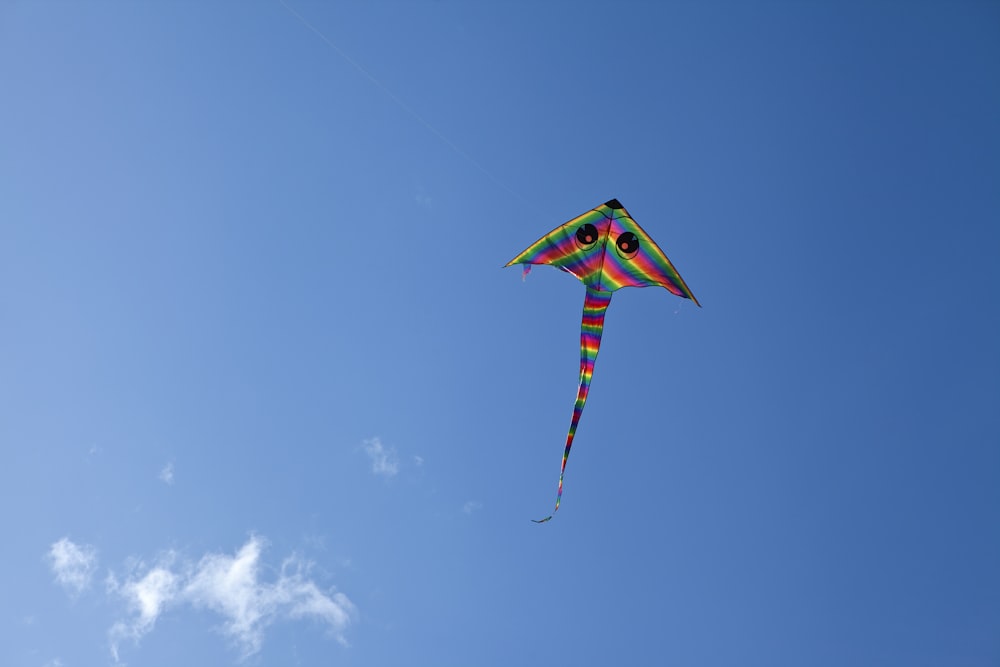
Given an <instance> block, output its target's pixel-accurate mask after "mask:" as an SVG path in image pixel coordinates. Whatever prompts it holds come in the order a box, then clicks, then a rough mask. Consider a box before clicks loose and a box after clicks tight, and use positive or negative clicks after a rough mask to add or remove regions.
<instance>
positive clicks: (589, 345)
mask: <svg viewBox="0 0 1000 667" xmlns="http://www.w3.org/2000/svg"><path fill="white" fill-rule="evenodd" d="M511 264H524V265H525V267H524V276H527V275H528V272H529V271H530V270H531V265H532V264H551V265H552V266H555V267H557V268H559V269H562V270H563V271H566V272H567V273H572V274H573V275H574V276H576V277H577V278H579V279H580V280H581V281H583V284H584V285H586V286H587V295H586V297H585V298H584V301H583V323H582V325H581V327H580V388H579V389H578V390H577V393H576V405H575V406H574V407H573V420H572V421H571V422H570V425H569V433H568V434H567V435H566V449H565V450H564V451H563V457H562V469H561V470H560V471H559V491H558V492H557V493H556V508H555V509H554V510H552V514H550V515H549V516H547V517H545V518H544V519H542V520H540V521H535V523H545V522H546V521H548V520H549V519H551V518H552V516H553V515H554V514H555V513H556V512H557V511H558V510H559V502H560V501H561V500H562V490H563V475H565V473H566V460H567V459H568V458H569V450H570V448H572V447H573V437H574V436H575V435H576V426H577V424H579V423H580V415H581V414H583V406H584V405H585V404H586V402H587V394H588V393H589V392H590V379H591V377H593V375H594V361H595V360H596V359H597V352H598V350H599V349H600V347H601V333H602V332H603V331H604V313H605V312H606V311H607V309H608V304H610V303H611V295H612V294H613V293H614V291H615V290H616V289H619V288H621V287H649V286H650V285H659V286H660V287H666V288H667V289H668V290H669V291H670V292H671V293H673V294H676V295H677V296H680V297H684V298H686V299H691V300H692V301H694V302H695V304H697V305H698V306H700V305H701V304H699V303H698V300H697V299H696V298H694V294H692V293H691V290H689V289H688V286H687V285H686V284H684V279H683V278H681V276H680V274H678V273H677V269H675V268H674V265H673V264H671V263H670V260H669V259H667V256H666V255H665V254H663V251H662V250H660V248H659V246H657V245H656V243H655V242H654V241H653V239H651V238H650V237H649V234H647V233H646V232H645V231H643V229H642V227H640V226H639V225H638V224H637V223H636V221H635V220H633V219H632V216H630V215H629V214H628V211H626V210H625V207H624V206H622V205H621V203H619V201H618V200H617V199H612V200H611V201H609V202H605V203H604V204H602V205H600V206H598V207H597V208H595V209H593V210H591V211H588V212H586V213H584V214H583V215H581V216H579V217H576V218H573V219H572V220H570V221H569V222H567V223H566V224H564V225H561V226H559V227H556V228H555V229H553V230H552V231H551V232H549V233H548V234H546V235H545V236H543V237H542V238H540V239H538V240H537V241H535V242H534V243H532V244H531V245H530V246H528V248H527V249H526V250H525V251H524V252H522V253H521V254H520V255H518V256H517V257H515V258H514V259H512V260H510V261H509V262H507V264H506V266H510V265H511Z"/></svg>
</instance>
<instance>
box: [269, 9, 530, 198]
mask: <svg viewBox="0 0 1000 667" xmlns="http://www.w3.org/2000/svg"><path fill="white" fill-rule="evenodd" d="M278 2H279V3H280V4H281V6H282V7H284V8H285V9H287V10H288V12H289V13H290V14H291V15H292V16H294V17H295V18H296V19H298V21H299V23H301V24H302V25H304V26H305V27H306V28H308V29H309V30H311V31H312V32H313V33H315V34H316V36H317V37H319V38H320V39H321V40H323V41H324V42H326V44H327V46H329V47H330V48H331V49H333V50H334V51H335V52H336V53H337V55H339V56H340V57H341V58H343V59H344V60H346V61H347V62H348V63H350V64H351V66H352V67H354V69H356V70H358V71H359V72H360V73H361V74H363V75H364V76H365V78H366V79H368V80H369V81H371V82H372V83H373V84H374V85H375V86H376V87H377V88H378V89H379V90H381V91H382V92H383V93H385V94H386V95H388V96H389V99H391V100H392V101H393V102H395V103H396V106H398V107H399V108H400V109H402V110H403V111H405V112H406V113H408V114H409V115H410V116H412V117H413V118H414V119H415V120H416V121H417V122H418V123H420V124H421V125H423V126H424V128H425V129H426V130H427V131H428V132H430V133H431V134H433V135H434V136H435V137H437V138H438V139H440V140H441V141H443V142H444V143H445V144H446V145H447V146H448V147H449V148H451V150H453V151H455V153H456V154H458V155H459V156H461V157H462V158H464V159H465V160H467V161H468V162H469V164H471V165H472V166H473V167H475V168H476V169H478V170H479V171H480V172H482V173H483V174H484V175H485V176H486V177H487V178H489V179H490V180H491V181H493V183H495V184H496V185H498V186H500V187H501V188H503V189H504V190H506V191H507V192H508V193H509V194H512V195H514V196H515V197H517V198H518V199H520V200H521V201H523V202H524V203H526V204H530V203H531V202H529V201H528V200H527V199H525V198H524V197H523V196H522V195H521V194H520V193H518V192H515V191H514V190H512V189H511V188H510V186H508V185H507V184H506V183H504V182H503V181H501V180H500V179H499V178H497V177H496V176H494V175H493V172H491V171H490V170H489V169H487V168H486V167H484V166H483V165H482V164H481V163H480V162H479V161H477V160H476V159H475V158H474V157H472V156H471V155H469V154H468V153H467V152H465V151H464V150H463V149H462V147H461V146H459V145H458V144H456V143H455V142H454V141H452V140H451V139H449V138H448V137H447V135H445V134H444V132H442V131H441V130H439V129H437V128H436V127H434V126H433V125H431V123H430V121H428V120H427V119H426V118H424V117H423V116H421V115H420V114H419V113H417V111H416V110H415V109H414V108H413V107H411V106H410V105H409V104H407V103H406V102H404V101H403V100H402V99H401V98H400V97H399V96H398V95H396V94H395V93H394V92H392V91H391V90H389V88H388V87H387V86H386V85H385V84H384V83H382V82H381V81H379V80H378V78H377V77H376V76H375V75H374V74H372V73H371V72H370V71H368V69H366V68H365V67H364V65H362V64H361V63H359V62H358V61H357V60H355V59H354V58H352V57H351V56H350V55H348V54H347V52H345V51H344V50H343V49H341V48H340V47H339V46H337V45H336V44H334V42H333V40H331V39H330V38H329V37H327V36H326V35H325V34H323V31H322V30H320V29H319V28H317V27H316V26H314V25H313V24H312V23H310V22H309V21H308V20H306V18H305V17H304V16H302V14H299V13H298V12H297V11H295V10H294V9H292V7H291V6H289V5H288V3H287V2H285V0H278Z"/></svg>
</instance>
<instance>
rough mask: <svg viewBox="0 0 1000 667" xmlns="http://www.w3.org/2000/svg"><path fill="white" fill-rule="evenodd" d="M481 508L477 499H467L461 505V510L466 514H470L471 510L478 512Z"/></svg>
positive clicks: (481, 505)
mask: <svg viewBox="0 0 1000 667" xmlns="http://www.w3.org/2000/svg"><path fill="white" fill-rule="evenodd" d="M481 509H483V504H482V503H481V502H479V501H478V500H469V501H466V503H465V504H464V505H462V511H463V512H464V513H466V514H472V513H473V512H478V511H479V510H481Z"/></svg>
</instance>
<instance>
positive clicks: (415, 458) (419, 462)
mask: <svg viewBox="0 0 1000 667" xmlns="http://www.w3.org/2000/svg"><path fill="white" fill-rule="evenodd" d="M413 464H414V465H415V466H417V467H418V468H419V467H420V466H422V465H424V457H422V456H419V455H414V456H413Z"/></svg>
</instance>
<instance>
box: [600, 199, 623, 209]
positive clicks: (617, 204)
mask: <svg viewBox="0 0 1000 667" xmlns="http://www.w3.org/2000/svg"><path fill="white" fill-rule="evenodd" d="M604 205H605V206H607V207H608V208H625V207H624V206H622V203H621V202H620V201H618V200H617V199H609V200H608V201H606V202H604Z"/></svg>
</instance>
